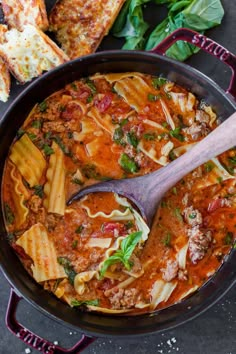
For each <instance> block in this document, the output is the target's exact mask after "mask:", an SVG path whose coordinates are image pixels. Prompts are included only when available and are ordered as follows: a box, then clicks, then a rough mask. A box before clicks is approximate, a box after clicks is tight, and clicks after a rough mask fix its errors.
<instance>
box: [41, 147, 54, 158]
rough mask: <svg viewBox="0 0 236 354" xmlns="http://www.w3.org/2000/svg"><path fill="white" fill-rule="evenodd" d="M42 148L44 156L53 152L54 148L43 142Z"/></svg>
mask: <svg viewBox="0 0 236 354" xmlns="http://www.w3.org/2000/svg"><path fill="white" fill-rule="evenodd" d="M42 149H43V152H44V154H45V155H46V156H49V155H52V154H54V150H53V149H52V148H51V146H49V145H48V144H43V147H42Z"/></svg>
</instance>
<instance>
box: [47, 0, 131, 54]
mask: <svg viewBox="0 0 236 354" xmlns="http://www.w3.org/2000/svg"><path fill="white" fill-rule="evenodd" d="M125 1H126V0H96V1H94V0H58V1H57V2H56V4H55V6H54V7H53V9H52V11H51V13H50V16H49V30H51V31H53V32H54V33H55V36H56V39H57V41H58V42H59V43H60V45H61V46H62V49H63V50H64V51H65V53H66V54H67V55H68V56H69V57H70V59H74V58H77V57H80V56H82V55H86V54H90V53H93V52H95V50H96V49H97V47H98V46H99V44H100V42H101V41H102V39H103V37H104V36H105V35H107V34H108V32H109V30H110V28H111V26H112V24H113V22H114V20H115V19H116V17H117V15H118V13H119V11H120V9H121V7H122V5H123V4H124V3H125Z"/></svg>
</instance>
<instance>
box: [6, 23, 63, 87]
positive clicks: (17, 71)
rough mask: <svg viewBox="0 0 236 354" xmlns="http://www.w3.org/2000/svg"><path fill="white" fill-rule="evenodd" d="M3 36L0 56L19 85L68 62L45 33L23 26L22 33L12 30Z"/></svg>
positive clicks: (29, 26) (32, 27)
mask: <svg viewBox="0 0 236 354" xmlns="http://www.w3.org/2000/svg"><path fill="white" fill-rule="evenodd" d="M0 30H1V28H0ZM4 35H5V38H4V41H3V43H0V56H1V57H2V58H3V60H4V61H5V63H6V65H7V66H8V68H9V70H10V72H11V73H12V75H13V76H14V77H15V78H16V79H17V80H18V81H19V82H20V83H25V82H28V81H30V80H31V79H32V78H34V77H37V76H39V75H40V74H42V72H43V71H48V70H50V69H52V68H54V67H56V66H58V65H60V64H63V63H64V62H66V61H67V60H68V57H67V56H66V54H65V53H64V52H63V51H62V50H61V49H60V48H59V47H57V45H56V44H55V43H54V42H53V41H52V40H51V39H50V38H49V37H48V36H46V34H45V33H43V32H42V31H40V30H39V29H38V28H36V27H34V26H32V25H27V26H25V27H24V30H23V31H18V30H17V29H15V28H13V29H11V30H9V31H7V32H5V33H4Z"/></svg>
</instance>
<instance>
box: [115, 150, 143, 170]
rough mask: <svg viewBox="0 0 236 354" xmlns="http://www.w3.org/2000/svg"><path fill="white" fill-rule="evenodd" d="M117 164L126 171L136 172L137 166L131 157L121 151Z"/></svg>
mask: <svg viewBox="0 0 236 354" xmlns="http://www.w3.org/2000/svg"><path fill="white" fill-rule="evenodd" d="M119 164H120V166H121V167H122V168H123V170H125V171H126V172H130V173H135V172H138V170H139V167H138V165H137V164H136V162H135V161H134V159H133V158H131V157H129V156H128V155H127V154H125V153H123V154H122V155H121V157H120V159H119Z"/></svg>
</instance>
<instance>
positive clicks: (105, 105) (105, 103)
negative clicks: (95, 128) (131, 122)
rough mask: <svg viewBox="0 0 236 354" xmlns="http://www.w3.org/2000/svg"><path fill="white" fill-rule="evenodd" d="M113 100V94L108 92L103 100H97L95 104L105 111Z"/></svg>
mask: <svg viewBox="0 0 236 354" xmlns="http://www.w3.org/2000/svg"><path fill="white" fill-rule="evenodd" d="M111 102H112V95H111V94H106V95H105V96H104V97H103V98H102V99H101V101H97V102H95V105H96V107H97V109H98V110H99V111H100V112H101V113H103V112H105V111H106V110H107V109H108V108H109V107H110V105H111Z"/></svg>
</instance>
